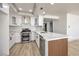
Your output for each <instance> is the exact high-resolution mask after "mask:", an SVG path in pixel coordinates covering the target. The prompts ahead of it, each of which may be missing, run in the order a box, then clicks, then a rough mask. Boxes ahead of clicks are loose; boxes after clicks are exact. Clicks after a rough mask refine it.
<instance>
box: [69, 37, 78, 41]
mask: <svg viewBox="0 0 79 59" xmlns="http://www.w3.org/2000/svg"><path fill="white" fill-rule="evenodd" d="M74 40H79V37H68V41H74Z"/></svg>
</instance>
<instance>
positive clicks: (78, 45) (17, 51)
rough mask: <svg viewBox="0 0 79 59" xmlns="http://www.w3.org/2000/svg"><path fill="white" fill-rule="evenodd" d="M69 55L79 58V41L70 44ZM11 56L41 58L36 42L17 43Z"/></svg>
mask: <svg viewBox="0 0 79 59" xmlns="http://www.w3.org/2000/svg"><path fill="white" fill-rule="evenodd" d="M68 55H69V56H79V40H75V41H72V42H69V43H68ZM10 56H40V52H39V49H38V47H37V45H36V42H34V41H33V42H30V43H28V42H24V43H17V44H15V45H14V46H13V47H12V48H11V49H10Z"/></svg>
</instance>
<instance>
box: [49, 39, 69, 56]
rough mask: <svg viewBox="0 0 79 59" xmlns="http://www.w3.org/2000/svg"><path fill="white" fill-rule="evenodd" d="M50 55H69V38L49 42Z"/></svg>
mask: <svg viewBox="0 0 79 59" xmlns="http://www.w3.org/2000/svg"><path fill="white" fill-rule="evenodd" d="M48 55H49V56H67V55H68V39H67V38H63V39H59V40H52V41H49V42H48Z"/></svg>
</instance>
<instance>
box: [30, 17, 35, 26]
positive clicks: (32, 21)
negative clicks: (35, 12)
mask: <svg viewBox="0 0 79 59" xmlns="http://www.w3.org/2000/svg"><path fill="white" fill-rule="evenodd" d="M31 26H35V17H31Z"/></svg>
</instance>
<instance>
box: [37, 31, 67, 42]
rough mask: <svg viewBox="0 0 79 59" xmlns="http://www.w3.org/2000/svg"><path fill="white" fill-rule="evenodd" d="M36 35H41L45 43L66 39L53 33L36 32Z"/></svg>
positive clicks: (65, 36) (62, 35)
mask: <svg viewBox="0 0 79 59" xmlns="http://www.w3.org/2000/svg"><path fill="white" fill-rule="evenodd" d="M36 33H38V34H39V35H41V36H42V37H43V38H44V39H45V40H47V41H50V40H59V39H62V38H68V36H67V35H64V34H58V33H53V32H41V31H36Z"/></svg>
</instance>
